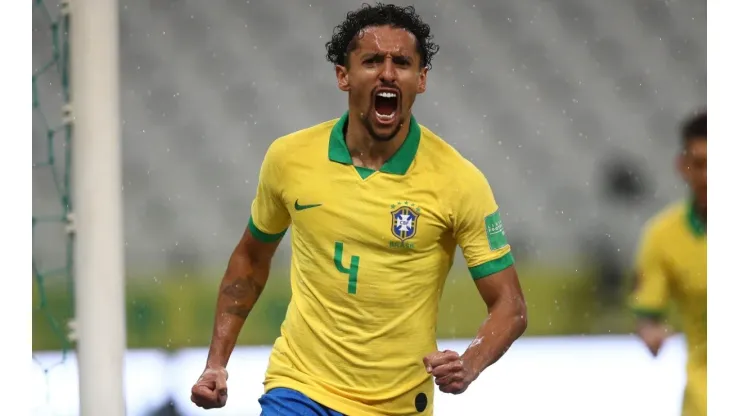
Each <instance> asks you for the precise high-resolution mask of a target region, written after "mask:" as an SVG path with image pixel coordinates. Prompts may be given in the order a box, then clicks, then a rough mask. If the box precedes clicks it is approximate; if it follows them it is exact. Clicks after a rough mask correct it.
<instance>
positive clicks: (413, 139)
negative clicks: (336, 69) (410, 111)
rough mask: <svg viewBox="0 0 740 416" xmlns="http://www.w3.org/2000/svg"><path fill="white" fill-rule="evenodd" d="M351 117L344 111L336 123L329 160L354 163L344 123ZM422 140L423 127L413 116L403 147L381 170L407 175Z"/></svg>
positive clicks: (330, 140) (332, 133)
mask: <svg viewBox="0 0 740 416" xmlns="http://www.w3.org/2000/svg"><path fill="white" fill-rule="evenodd" d="M348 117H349V112H346V113H344V115H342V117H341V118H340V119H339V121H337V123H336V124H335V125H334V128H333V129H332V130H331V135H330V136H329V160H332V161H334V162H338V163H343V164H345V165H351V164H352V156H350V154H349V149H347V143H346V142H345V140H344V125H345V124H346V122H347V118H348ZM420 140H421V128H420V127H419V124H417V123H416V119H415V118H414V116H411V124H410V125H409V134H408V136H406V140H404V141H403V144H401V147H399V148H398V150H396V153H394V154H393V156H391V158H390V159H388V160H387V161H386V162H385V163H384V164H383V166H382V167H381V168H380V171H381V172H385V173H391V174H394V175H405V174H406V171H408V170H409V167H411V162H413V161H414V157H415V156H416V151H417V150H418V149H419V141H420Z"/></svg>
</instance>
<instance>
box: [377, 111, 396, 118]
mask: <svg viewBox="0 0 740 416" xmlns="http://www.w3.org/2000/svg"><path fill="white" fill-rule="evenodd" d="M395 115H396V112H395V111H394V112H392V113H390V114H388V115H383V114H380V113H379V112H377V111H376V112H375V116H376V117H378V119H380V120H391V119H393V117H395Z"/></svg>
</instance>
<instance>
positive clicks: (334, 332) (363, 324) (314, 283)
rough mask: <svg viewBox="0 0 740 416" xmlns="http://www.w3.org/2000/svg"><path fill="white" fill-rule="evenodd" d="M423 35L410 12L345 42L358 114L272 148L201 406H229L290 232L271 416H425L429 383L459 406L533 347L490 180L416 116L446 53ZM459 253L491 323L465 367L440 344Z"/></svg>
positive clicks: (335, 49)
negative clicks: (489, 375)
mask: <svg viewBox="0 0 740 416" xmlns="http://www.w3.org/2000/svg"><path fill="white" fill-rule="evenodd" d="M429 32H430V29H429V26H428V25H427V24H425V23H424V22H423V21H422V20H421V19H420V17H419V16H418V15H417V14H416V12H415V11H414V8H413V7H403V8H402V7H397V6H393V5H382V4H378V5H376V6H368V5H365V6H363V7H362V8H361V9H359V10H357V11H354V12H351V13H348V14H347V17H346V20H345V21H344V22H343V23H342V24H341V25H339V26H338V27H336V28H335V30H334V33H333V36H332V39H331V41H330V42H328V43H327V45H326V47H327V52H328V53H327V58H328V60H329V61H330V62H331V63H332V64H334V67H335V71H336V77H337V84H338V86H339V89H340V90H342V91H345V92H347V93H348V104H349V110H348V111H347V112H346V113H345V114H344V115H342V116H341V117H340V118H338V119H335V120H331V121H327V122H324V123H321V124H318V125H316V126H313V127H310V128H308V129H305V130H301V131H298V132H296V133H293V134H290V135H288V136H285V137H282V138H280V139H278V140H276V141H275V142H273V143H272V144H271V145H270V148H269V150H268V151H267V154H266V156H265V159H264V161H263V164H262V168H261V171H260V178H259V184H258V188H257V194H256V197H255V200H254V201H253V203H252V212H251V217H250V220H249V225H248V227H247V229H246V231H245V233H244V236H243V238H242V240H241V241H240V242H239V244H238V245H237V247H236V249H235V251H234V252H233V254H232V257H231V259H230V261H229V265H228V268H227V271H226V273H225V276H224V278H223V281H222V283H221V289H220V294H219V297H218V305H217V312H216V321H215V329H214V333H213V338H212V341H211V346H210V352H209V355H208V360H207V364H206V369H205V371H204V372H203V374H202V376H201V377H200V378H199V379H198V381H197V383H196V384H195V386H194V387H193V389H192V400H193V401H194V402H195V403H196V404H197V405H198V406H201V407H205V408H214V407H221V406H223V405H224V404H225V403H226V378H227V372H226V364H227V362H228V360H229V356H230V354H231V353H232V350H233V348H234V345H235V343H236V340H237V336H238V334H239V332H240V330H241V328H242V325H243V323H244V320H245V319H246V318H247V315H248V314H249V312H250V310H251V309H252V307H253V306H254V304H255V302H256V301H257V299H258V298H259V296H260V293H261V292H262V289H263V288H264V286H265V283H266V281H267V278H268V273H269V268H270V262H271V259H272V256H273V254H274V252H275V250H276V248H277V246H278V244H279V242H280V239H281V238H282V236H283V234H284V233H285V231H286V230H287V228H288V227H289V226H292V238H291V245H292V253H293V254H292V261H291V273H290V278H291V289H292V298H291V302H290V305H289V306H288V311H287V315H286V318H285V321H284V322H283V325H282V328H281V336H280V337H279V338H278V339H277V340H276V341H275V345H274V348H273V351H272V354H271V357H270V362H269V366H268V369H267V374H266V380H265V394H264V395H263V396H262V397H261V398H260V400H259V401H260V404H261V406H262V415H263V416H271V415H338V414H348V415H352V416H362V415H386V416H389V415H411V414H419V415H422V414H424V415H429V414H432V412H433V394H434V384H435V382H436V384H437V385H438V386H439V389H440V390H441V391H442V392H446V393H453V394H458V393H462V392H463V391H465V390H466V389H467V387H468V385H469V384H470V383H471V382H473V381H474V380H475V379H476V378H477V377H478V376H479V375H480V374H481V372H482V371H483V370H484V369H485V368H486V367H488V366H489V365H491V364H492V363H494V362H496V361H497V360H498V359H499V358H500V357H501V356H502V355H503V354H504V353H505V351H506V350H507V349H508V348H509V347H510V346H511V344H512V343H513V342H514V341H515V340H516V339H517V338H518V337H519V336H520V335H521V334H522V333H523V332H524V330H525V327H526V306H525V303H524V299H523V295H522V292H521V288H520V285H519V280H518V277H517V273H516V270H515V268H514V265H513V263H514V259H513V257H512V255H511V252H510V247H509V244H508V243H507V241H506V237H505V233H504V230H503V226H502V222H501V214H500V212H499V208H498V206H497V204H496V201H495V200H494V196H493V193H492V191H491V188H490V187H489V184H488V182H487V180H486V178H485V177H484V176H483V174H482V173H481V172H480V171H479V170H478V169H477V168H476V167H475V166H473V164H471V163H470V162H469V161H467V160H466V159H465V158H463V157H462V156H461V155H460V154H459V153H458V152H457V151H455V150H454V149H453V148H452V147H451V146H450V145H448V144H447V143H445V142H444V141H443V140H442V139H440V138H439V137H438V136H436V135H435V134H434V133H432V132H431V131H429V130H428V129H427V128H425V127H423V126H421V125H419V124H418V123H417V122H416V120H415V119H414V117H413V115H412V113H411V107H412V105H413V103H414V100H415V98H416V96H417V94H421V93H423V92H424V91H425V89H426V82H427V71H428V70H429V68H430V61H431V60H432V57H433V56H434V55H435V54H436V52H437V50H438V47H437V45H435V44H434V43H433V42H432V41H431V39H432V36H431V35H430V33H429ZM309 111H310V109H309ZM286 116H289V115H286ZM458 245H459V246H460V247H461V248H462V252H463V255H464V257H465V259H466V262H467V266H468V268H469V270H470V274H471V276H472V278H473V280H474V281H475V285H476V287H477V289H478V291H479V292H480V295H481V297H482V298H483V300H484V302H485V304H486V306H487V308H488V317H487V319H486V320H485V322H484V323H483V325H482V326H481V327H480V330H479V332H478V336H477V337H476V338H475V340H474V341H473V342H472V343H471V344H470V346H469V347H468V349H467V350H466V351H465V353H464V354H462V355H458V354H457V353H456V352H453V351H437V343H436V325H437V322H436V321H437V312H438V304H439V299H440V296H441V292H442V288H443V287H444V283H445V279H446V277H447V274H448V272H449V270H450V267H451V265H452V261H453V258H454V255H455V250H456V246H458ZM443 313H444V312H443ZM261 370H262V369H257V368H245V369H241V371H261Z"/></svg>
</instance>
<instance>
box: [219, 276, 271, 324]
mask: <svg viewBox="0 0 740 416" xmlns="http://www.w3.org/2000/svg"><path fill="white" fill-rule="evenodd" d="M263 289H264V286H263V285H261V284H259V283H258V282H256V281H255V280H254V279H252V278H248V277H239V278H237V279H236V280H234V281H233V282H231V283H229V284H228V285H226V286H225V287H224V288H223V289H222V290H221V293H222V294H223V295H224V296H226V297H227V298H228V299H227V302H229V305H228V306H227V307H226V313H228V314H231V315H236V316H238V317H240V318H242V319H246V318H247V316H248V315H249V312H251V311H252V306H254V303H255V302H256V301H257V298H259V296H260V294H262V290H263Z"/></svg>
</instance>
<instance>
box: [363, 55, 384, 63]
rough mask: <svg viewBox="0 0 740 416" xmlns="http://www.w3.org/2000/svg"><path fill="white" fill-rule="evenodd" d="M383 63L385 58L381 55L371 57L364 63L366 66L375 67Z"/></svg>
mask: <svg viewBox="0 0 740 416" xmlns="http://www.w3.org/2000/svg"><path fill="white" fill-rule="evenodd" d="M381 62H383V56H381V55H375V56H371V57H369V58H366V59H365V60H364V61H362V63H363V64H365V65H375V64H379V63H381Z"/></svg>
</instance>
